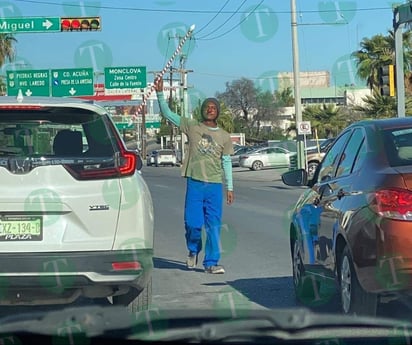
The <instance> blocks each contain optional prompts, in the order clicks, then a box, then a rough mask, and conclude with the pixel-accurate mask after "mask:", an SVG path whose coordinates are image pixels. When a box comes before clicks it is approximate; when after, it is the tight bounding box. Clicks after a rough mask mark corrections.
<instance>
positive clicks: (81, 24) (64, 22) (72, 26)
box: [60, 17, 101, 31]
mask: <svg viewBox="0 0 412 345" xmlns="http://www.w3.org/2000/svg"><path fill="white" fill-rule="evenodd" d="M60 28H61V31H97V30H101V27H100V17H70V18H61V19H60Z"/></svg>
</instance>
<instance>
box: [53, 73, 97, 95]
mask: <svg viewBox="0 0 412 345" xmlns="http://www.w3.org/2000/svg"><path fill="white" fill-rule="evenodd" d="M93 79H94V74H93V69H92V68H71V69H54V70H52V71H51V80H52V83H51V91H52V96H54V97H55V96H57V97H73V96H92V95H93V94H94V81H93Z"/></svg>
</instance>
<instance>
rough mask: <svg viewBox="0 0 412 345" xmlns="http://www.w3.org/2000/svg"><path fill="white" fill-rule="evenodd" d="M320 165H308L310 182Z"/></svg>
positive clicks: (311, 163) (316, 163)
mask: <svg viewBox="0 0 412 345" xmlns="http://www.w3.org/2000/svg"><path fill="white" fill-rule="evenodd" d="M318 165H319V163H318V162H310V163H309V164H308V180H311V179H312V178H313V176H314V175H315V171H316V169H317V168H318Z"/></svg>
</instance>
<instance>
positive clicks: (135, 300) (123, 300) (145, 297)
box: [112, 278, 152, 313]
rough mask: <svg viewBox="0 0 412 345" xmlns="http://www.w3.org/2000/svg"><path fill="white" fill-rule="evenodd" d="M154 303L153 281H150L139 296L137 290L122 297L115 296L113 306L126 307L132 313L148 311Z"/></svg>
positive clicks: (132, 290)
mask: <svg viewBox="0 0 412 345" xmlns="http://www.w3.org/2000/svg"><path fill="white" fill-rule="evenodd" d="M151 302H152V279H151V278H150V280H149V281H148V283H147V284H146V287H145V288H144V289H143V291H141V292H140V293H139V294H137V291H136V290H135V289H131V290H130V291H129V292H128V293H126V294H124V295H120V296H113V297H112V303H113V305H120V306H125V307H126V308H127V310H128V311H129V312H130V313H136V312H139V311H143V310H147V309H148V308H149V305H150V303H151Z"/></svg>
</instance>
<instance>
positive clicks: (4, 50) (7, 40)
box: [0, 34, 17, 66]
mask: <svg viewBox="0 0 412 345" xmlns="http://www.w3.org/2000/svg"><path fill="white" fill-rule="evenodd" d="M16 42H17V40H16V38H15V37H14V36H13V35H12V34H0V66H3V65H4V64H5V62H6V61H13V60H14V58H15V57H16V51H15V48H14V46H13V44H14V43H16Z"/></svg>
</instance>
